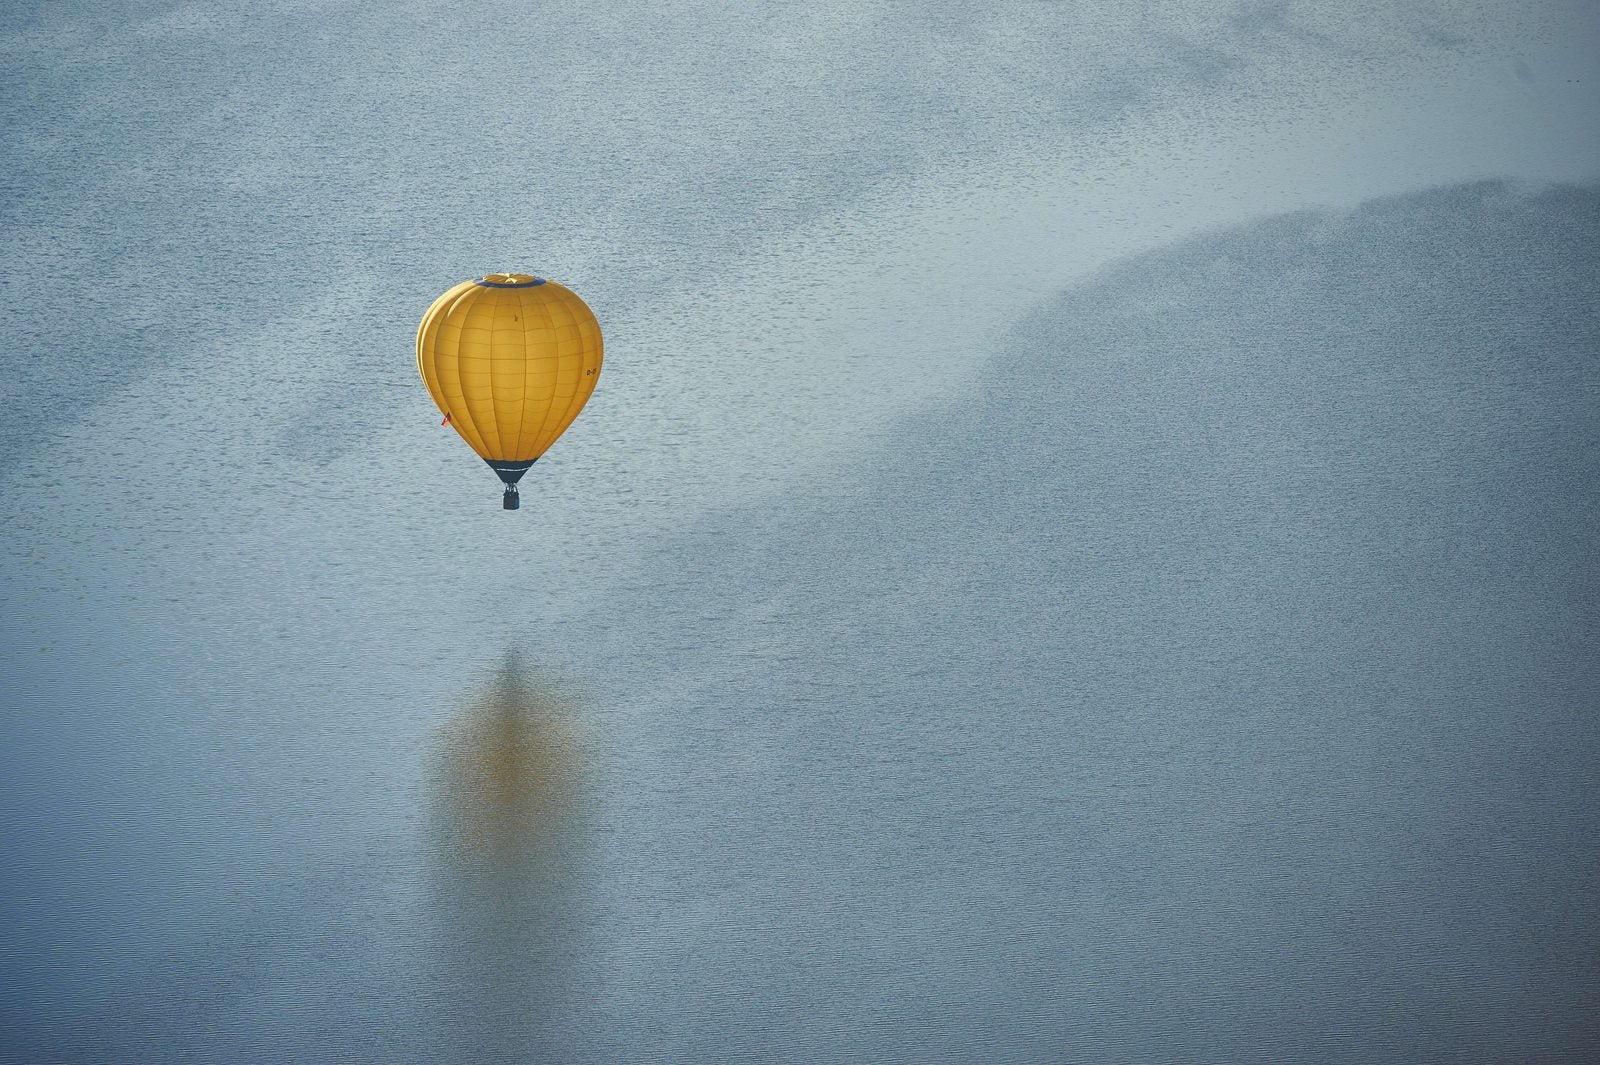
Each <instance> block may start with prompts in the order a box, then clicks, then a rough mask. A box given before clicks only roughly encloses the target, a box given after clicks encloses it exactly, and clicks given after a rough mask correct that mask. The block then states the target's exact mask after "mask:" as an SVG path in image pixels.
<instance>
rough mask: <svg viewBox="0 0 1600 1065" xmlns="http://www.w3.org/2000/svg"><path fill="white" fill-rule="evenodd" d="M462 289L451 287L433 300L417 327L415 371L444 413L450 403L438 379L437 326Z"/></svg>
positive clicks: (448, 412)
mask: <svg viewBox="0 0 1600 1065" xmlns="http://www.w3.org/2000/svg"><path fill="white" fill-rule="evenodd" d="M457 288H460V286H457ZM464 291H465V289H462V290H461V291H456V290H455V289H452V290H451V291H449V292H445V293H444V294H443V295H441V296H440V297H439V298H438V299H436V300H434V301H433V306H431V307H429V308H428V313H427V314H426V315H424V316H423V319H422V324H421V325H420V326H418V327H417V372H418V373H419V374H421V375H422V383H423V384H425V385H426V386H427V388H428V394H429V395H430V396H432V397H433V401H434V403H435V404H437V405H438V407H439V410H440V411H441V412H442V413H444V414H450V403H449V399H448V398H447V397H446V396H445V394H444V385H443V383H442V382H441V381H440V380H439V368H438V362H439V360H438V351H437V346H438V337H439V328H440V323H441V322H442V321H443V320H444V318H445V316H446V315H447V314H448V313H449V312H450V308H451V307H453V306H455V304H456V301H457V300H459V299H460V297H461V293H462V292H464ZM424 353H426V361H424Z"/></svg>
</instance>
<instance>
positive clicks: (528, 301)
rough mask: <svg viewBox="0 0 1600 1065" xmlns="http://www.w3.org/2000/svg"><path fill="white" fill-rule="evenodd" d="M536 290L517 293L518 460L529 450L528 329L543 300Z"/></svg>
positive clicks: (530, 379) (530, 373)
mask: <svg viewBox="0 0 1600 1065" xmlns="http://www.w3.org/2000/svg"><path fill="white" fill-rule="evenodd" d="M536 291H537V289H536V288H528V289H524V290H523V291H522V292H520V293H518V299H519V301H520V302H519V307H520V313H521V315H522V411H521V413H520V415H519V416H518V418H517V449H516V451H515V452H514V454H515V455H516V456H517V458H518V459H519V460H520V459H523V458H525V457H526V456H527V452H528V450H529V445H528V397H529V396H531V395H532V394H533V359H531V358H529V353H530V352H531V351H532V350H533V342H532V337H531V335H530V333H529V329H530V326H531V324H532V318H533V315H532V312H533V311H535V310H537V309H538V308H539V304H540V303H542V302H543V300H542V298H541V297H537V296H535V295H534V293H535V292H536Z"/></svg>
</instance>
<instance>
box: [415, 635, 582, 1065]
mask: <svg viewBox="0 0 1600 1065" xmlns="http://www.w3.org/2000/svg"><path fill="white" fill-rule="evenodd" d="M581 706H582V701H581V697H580V696H579V694H578V693H577V691H576V689H574V688H573V687H572V686H571V685H569V684H567V683H566V682H564V681H562V680H560V679H559V678H556V677H554V676H552V675H550V674H548V673H544V672H541V671H539V670H535V669H531V668H529V667H527V666H526V665H525V664H524V663H523V661H522V660H521V658H520V657H519V656H518V655H517V654H516V653H515V652H508V653H507V654H506V656H505V657H504V659H503V660H502V661H501V663H500V665H499V668H498V669H497V671H496V673H495V675H494V678H493V680H492V682H491V683H490V684H489V685H488V686H487V688H486V689H485V690H483V691H482V692H481V693H479V694H478V695H476V696H475V697H473V698H471V699H470V700H469V701H468V702H467V703H466V704H465V705H464V706H463V708H462V710H461V711H460V712H459V713H458V714H457V715H456V716H455V717H454V718H452V719H451V720H450V721H449V722H448V723H447V724H446V725H445V727H444V728H443V729H441V731H440V733H439V735H438V737H437V739H436V743H435V746H434V750H433V752H432V753H433V765H432V772H431V781H430V784H431V788H430V790H431V796H430V801H429V813H430V823H431V824H430V830H431V835H432V837H433V838H432V851H433V854H434V861H433V870H434V885H435V895H436V901H437V903H438V911H439V918H440V924H439V931H440V934H441V942H440V955H441V957H440V959H439V960H440V961H441V962H442V963H443V964H444V965H446V966H447V967H448V968H450V969H451V970H453V971H454V972H455V973H456V974H457V976H456V979H454V980H453V981H452V983H453V984H454V985H455V986H457V987H458V989H459V990H460V991H461V992H462V994H463V996H464V997H463V998H462V999H461V1000H460V1001H457V1002H455V1003H452V1004H451V1005H450V1011H451V1013H452V1014H453V1016H452V1018H451V1020H452V1022H453V1023H455V1024H459V1025H462V1026H465V1027H466V1028H468V1029H470V1030H471V1032H472V1035H473V1037H474V1040H475V1041H477V1042H478V1044H479V1048H480V1052H482V1053H483V1054H485V1056H487V1057H493V1056H494V1055H493V1054H492V1053H491V1051H493V1050H494V1049H496V1047H497V1046H498V1048H499V1049H501V1050H504V1051H505V1052H506V1053H512V1052H514V1051H516V1050H518V1049H522V1050H526V1049H527V1048H529V1047H530V1046H539V1045H546V1046H547V1047H548V1043H549V1041H550V1039H551V1038H552V1037H553V1029H554V1028H555V1027H558V1021H559V1016H560V1014H561V1013H562V1012H563V1009H562V1006H563V1003H565V1002H566V1001H567V1000H568V997H569V996H570V994H571V993H572V979H571V977H572V972H573V964H574V959H575V955H576V953H577V952H578V951H579V943H578V938H579V934H578V933H579V928H580V926H581V911H582V902H583V893H582V891H581V887H582V877H583V872H584V858H585V853H586V850H587V848H586V847H585V835H584V821H585V816H584V814H585V811H584V807H585V801H584V800H585V795H586V787H585V783H586V781H585V773H584V764H585V758H584V750H583V746H584V745H583V743H582V730H581V726H580V716H579V715H580V713H581Z"/></svg>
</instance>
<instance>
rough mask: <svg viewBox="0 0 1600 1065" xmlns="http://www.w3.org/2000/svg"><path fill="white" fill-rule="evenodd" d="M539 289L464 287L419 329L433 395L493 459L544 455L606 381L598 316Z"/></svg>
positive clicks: (508, 279)
mask: <svg viewBox="0 0 1600 1065" xmlns="http://www.w3.org/2000/svg"><path fill="white" fill-rule="evenodd" d="M532 280H533V279H532V278H530V277H528V276H527V275H525V274H491V275H489V276H488V277H486V278H482V279H480V280H474V281H463V282H462V283H461V284H459V285H456V286H455V287H453V288H451V289H450V290H449V291H448V292H446V293H445V294H444V295H442V296H440V297H439V298H438V299H437V300H435V301H434V302H433V306H431V307H429V308H428V311H427V313H426V314H424V315H423V316H422V322H421V324H420V325H419V326H418V327H417V371H418V372H419V373H420V374H421V375H422V380H423V382H424V383H425V384H426V385H427V387H428V394H429V395H430V396H432V397H433V402H434V403H435V404H436V405H437V406H438V408H439V410H440V411H441V412H442V413H444V414H446V415H448V416H449V417H450V424H451V426H452V427H453V428H454V429H455V431H456V432H457V433H459V434H460V435H461V438H462V439H463V440H465V441H466V442H467V444H468V445H469V446H470V447H471V448H472V450H473V451H475V452H477V453H478V455H480V456H481V457H483V458H485V459H492V460H497V461H507V462H523V461H527V460H529V459H536V458H538V457H539V456H540V455H543V454H544V453H545V451H547V450H548V449H549V447H550V445H551V444H553V443H555V441H556V439H557V438H558V437H559V436H560V435H561V434H562V433H563V432H565V431H566V429H567V427H568V426H569V425H571V424H572V422H573V419H575V418H576V417H577V416H578V412H579V411H580V410H582V409H583V405H584V404H585V403H586V402H588V399H589V396H590V395H591V394H593V392H594V386H595V384H596V382H597V381H598V380H599V376H600V364H601V362H602V359H603V342H602V339H601V335H600V324H599V323H598V322H597V321H595V317H594V313H593V312H592V311H590V310H589V308H588V306H587V305H586V304H585V303H584V302H583V300H581V299H579V298H578V296H577V294H576V293H574V292H572V291H571V290H570V289H568V288H566V287H565V286H562V285H558V284H556V283H555V282H554V281H546V282H544V283H543V284H538V285H535V284H529V283H528V282H530V281H532ZM481 282H489V283H490V284H484V283H481ZM494 283H499V284H501V285H504V286H507V287H495V284H494Z"/></svg>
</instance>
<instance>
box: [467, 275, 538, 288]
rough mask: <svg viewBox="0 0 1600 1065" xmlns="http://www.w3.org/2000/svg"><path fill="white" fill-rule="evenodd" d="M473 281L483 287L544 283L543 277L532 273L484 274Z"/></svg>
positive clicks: (525, 286)
mask: <svg viewBox="0 0 1600 1065" xmlns="http://www.w3.org/2000/svg"><path fill="white" fill-rule="evenodd" d="M475 283H476V284H479V285H482V286H483V287H484V288H527V287H528V286H530V285H542V284H544V278H542V277H534V276H533V275H532V274H485V275H484V276H483V277H480V278H478V280H477V281H476V282H475Z"/></svg>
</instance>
